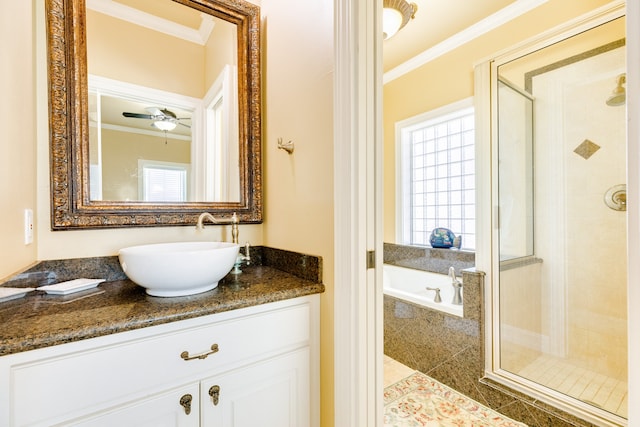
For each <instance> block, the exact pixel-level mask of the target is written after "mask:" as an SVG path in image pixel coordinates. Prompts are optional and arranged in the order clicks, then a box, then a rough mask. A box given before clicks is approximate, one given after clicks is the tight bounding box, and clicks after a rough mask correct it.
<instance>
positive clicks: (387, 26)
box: [382, 0, 418, 40]
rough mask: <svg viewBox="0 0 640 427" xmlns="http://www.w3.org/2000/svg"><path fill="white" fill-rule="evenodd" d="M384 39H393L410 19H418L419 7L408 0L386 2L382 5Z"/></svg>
mask: <svg viewBox="0 0 640 427" xmlns="http://www.w3.org/2000/svg"><path fill="white" fill-rule="evenodd" d="M382 7H383V9H382V37H383V38H384V39H385V40H387V39H390V38H391V37H393V36H394V35H395V34H396V33H397V32H398V31H400V29H401V28H402V27H404V26H405V25H407V23H408V22H409V20H410V19H414V18H415V17H416V11H417V10H418V5H417V4H415V3H409V2H407V1H406V0H384V2H383V5H382Z"/></svg>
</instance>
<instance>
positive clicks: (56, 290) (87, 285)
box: [38, 279, 104, 295]
mask: <svg viewBox="0 0 640 427" xmlns="http://www.w3.org/2000/svg"><path fill="white" fill-rule="evenodd" d="M102 282H104V279H73V280H68V281H66V282H60V283H56V284H55V285H46V286H40V287H39V288H38V290H39V291H45V292H46V293H48V294H49V295H69V294H72V293H74V292H80V291H85V290H87V289H91V288H95V287H96V286H98V285H99V284H100V283H102Z"/></svg>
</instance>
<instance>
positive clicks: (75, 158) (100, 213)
mask: <svg viewBox="0 0 640 427" xmlns="http://www.w3.org/2000/svg"><path fill="white" fill-rule="evenodd" d="M259 18H260V9H259V7H257V6H255V5H253V4H252V3H248V2H243V1H242V0H240V1H238V0H198V1H195V0H176V1H173V0H156V1H153V2H149V1H140V0H47V20H48V22H47V24H48V39H49V46H48V47H49V53H48V54H49V80H50V81H49V90H50V100H51V109H50V117H51V119H50V120H51V128H52V133H51V154H52V156H51V166H52V167H51V174H52V206H53V214H52V227H53V229H68V228H77V227H79V228H84V227H120V226H150V225H171V224H174V225H182V224H195V221H196V219H197V215H198V214H199V213H201V212H203V211H209V212H213V213H216V214H217V215H226V214H231V213H233V212H237V214H238V217H239V218H240V221H241V222H245V223H246V222H260V221H261V220H262V196H261V171H260V166H261V161H260V133H261V132H260V126H261V124H260V113H261V112H260V66H259V41H260V39H259Z"/></svg>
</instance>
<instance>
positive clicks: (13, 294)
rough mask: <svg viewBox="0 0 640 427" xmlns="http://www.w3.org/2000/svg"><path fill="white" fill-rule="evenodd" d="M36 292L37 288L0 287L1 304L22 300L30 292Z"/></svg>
mask: <svg viewBox="0 0 640 427" xmlns="http://www.w3.org/2000/svg"><path fill="white" fill-rule="evenodd" d="M35 290H36V288H5V287H2V286H0V302H4V301H10V300H12V299H17V298H22V297H23V296H25V295H26V294H28V293H29V292H32V291H35Z"/></svg>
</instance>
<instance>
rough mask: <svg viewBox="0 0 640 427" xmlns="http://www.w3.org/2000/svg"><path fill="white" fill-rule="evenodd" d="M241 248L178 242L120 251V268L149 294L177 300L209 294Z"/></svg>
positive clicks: (212, 243)
mask: <svg viewBox="0 0 640 427" xmlns="http://www.w3.org/2000/svg"><path fill="white" fill-rule="evenodd" d="M239 249H240V247H239V246H238V245H237V244H235V243H225V242H176V243H159V244H153V245H141V246H131V247H128V248H123V249H120V252H119V253H118V258H119V259H120V265H121V266H122V269H123V270H124V272H125V274H126V275H127V277H129V279H131V280H132V281H134V282H135V283H136V284H138V285H140V286H142V287H143V288H146V291H147V294H149V295H153V296H158V297H178V296H185V295H193V294H198V293H201V292H206V291H209V290H211V289H213V288H215V287H216V286H218V281H219V280H220V279H222V278H223V277H224V276H226V275H227V273H229V271H231V268H232V267H233V264H234V263H235V261H236V257H237V256H238V251H239Z"/></svg>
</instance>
